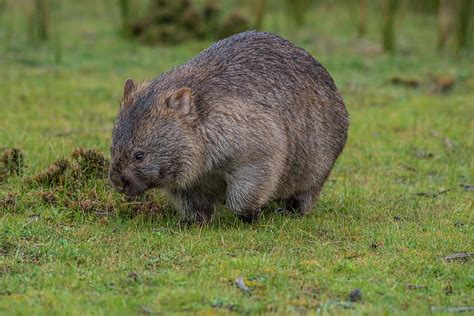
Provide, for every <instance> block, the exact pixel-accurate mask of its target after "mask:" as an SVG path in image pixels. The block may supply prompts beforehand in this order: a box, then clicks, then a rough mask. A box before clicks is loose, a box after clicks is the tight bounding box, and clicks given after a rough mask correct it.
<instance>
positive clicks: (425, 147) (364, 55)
mask: <svg viewBox="0 0 474 316" xmlns="http://www.w3.org/2000/svg"><path fill="white" fill-rule="evenodd" d="M94 3H95V2H94ZM61 10H62V15H61V23H62V24H61V25H62V27H63V29H62V31H61V41H60V42H61V47H62V48H61V55H62V56H61V62H60V63H59V64H58V63H56V62H55V53H54V45H53V44H44V45H38V46H31V45H28V43H27V41H26V39H25V37H24V36H23V35H24V33H23V32H21V28H20V26H21V21H22V20H21V19H20V14H19V13H18V12H16V14H17V16H15V15H14V14H12V15H11V16H9V17H8V16H4V18H5V20H6V21H4V23H5V25H9V28H10V29H13V30H15V32H16V33H15V34H16V35H15V36H10V37H8V36H7V31H6V29H5V28H3V29H0V39H2V38H3V39H8V38H9V39H8V41H6V40H5V41H2V43H3V46H2V47H1V49H0V76H1V81H0V82H1V83H0V104H1V106H0V111H1V114H0V147H3V146H5V147H18V148H21V150H23V152H24V153H25V155H26V164H27V168H26V171H25V175H24V176H23V178H20V177H11V178H9V179H8V180H7V181H6V182H4V183H3V184H0V200H5V197H7V196H8V195H10V196H14V197H15V199H16V203H14V204H15V205H13V206H9V207H6V206H5V205H4V206H3V208H1V209H0V313H1V314H18V315H30V314H48V315H50V314H71V315H80V314H84V313H85V314H140V313H145V314H146V313H155V312H156V313H159V312H162V313H171V312H176V313H189V312H201V313H228V312H230V311H235V312H243V313H255V312H259V313H263V312H276V313H280V314H286V313H304V312H312V313H316V312H317V311H318V310H319V311H320V312H322V313H329V314H346V313H347V314H353V313H354V314H363V313H368V314H395V313H397V314H398V313H407V314H429V313H430V312H431V311H432V307H439V308H444V307H459V306H472V305H473V302H474V265H473V261H472V259H471V260H470V261H464V262H463V261H456V262H447V261H445V260H444V259H443V258H444V257H445V256H446V255H449V254H452V253H460V252H473V251H474V219H473V201H474V199H473V192H472V191H467V190H465V189H464V188H463V187H462V186H461V185H473V184H474V171H473V170H474V168H473V167H474V163H473V162H474V160H473V152H474V151H473V150H474V60H473V56H472V53H471V54H468V55H467V56H464V57H461V58H456V57H454V56H453V55H451V53H450V52H447V53H445V54H442V55H440V54H438V53H437V52H436V51H435V49H434V48H435V45H436V33H435V30H436V21H435V18H434V17H433V16H423V15H411V14H407V13H406V14H405V15H404V16H403V20H402V21H401V22H400V25H399V28H398V29H399V37H398V38H399V40H398V43H399V51H398V53H397V54H395V55H393V56H389V55H384V54H381V53H380V49H379V43H378V36H379V34H378V33H377V23H378V22H377V19H376V18H374V19H372V20H371V23H370V24H369V34H368V37H367V38H365V39H363V40H357V39H356V27H355V21H354V17H353V14H351V12H350V11H349V10H347V9H345V8H343V7H337V6H323V7H320V8H319V9H318V10H313V11H312V14H311V15H310V18H308V26H307V28H305V29H302V30H301V31H298V32H288V31H285V29H284V28H283V29H282V27H278V28H277V30H278V31H282V33H283V34H284V35H285V36H287V37H289V38H291V39H292V40H293V41H295V42H296V43H297V44H298V45H300V46H302V47H304V48H305V49H307V50H308V51H309V52H311V53H312V54H313V55H314V56H316V57H317V58H318V59H319V60H320V61H321V62H322V63H323V64H324V65H325V66H326V67H327V68H328V70H329V71H330V73H331V74H332V75H333V77H334V79H335V81H336V83H337V85H338V87H339V88H340V90H341V92H342V94H343V96H344V98H345V100H346V103H347V107H348V109H349V112H350V114H351V127H350V138H349V142H348V144H347V147H346V149H345V151H344V153H343V155H342V156H341V158H340V160H339V161H338V163H337V165H336V167H335V169H334V171H333V173H332V175H331V177H330V179H329V181H328V182H327V184H326V186H325V188H324V191H323V193H322V196H321V199H320V201H319V203H318V204H317V205H316V206H315V210H314V212H313V213H312V214H311V215H309V216H307V217H304V218H294V217H288V216H284V215H278V214H273V213H272V212H270V211H267V212H266V213H265V214H264V216H263V218H261V219H260V220H259V221H258V222H257V223H256V224H253V225H246V224H243V223H241V222H239V221H238V220H236V219H235V218H234V217H233V216H232V214H230V213H229V212H228V211H226V210H225V209H222V210H220V211H219V212H218V215H217V217H216V218H215V219H214V221H213V222H212V223H210V224H209V225H207V226H205V227H189V228H185V227H180V226H179V225H178V219H177V218H176V217H175V216H174V215H173V214H172V211H171V209H170V208H169V206H167V203H166V201H163V202H162V203H163V205H164V209H165V213H169V215H164V216H162V215H160V214H149V213H147V212H141V213H140V212H138V213H137V212H130V211H128V210H127V206H126V205H125V204H121V203H120V201H121V197H120V196H119V195H118V194H117V193H115V192H113V191H112V189H111V188H109V187H108V186H107V183H106V181H105V180H101V179H98V180H87V181H86V180H84V181H83V183H81V184H80V185H75V184H74V183H65V184H64V188H65V190H66V191H67V190H74V191H73V192H72V193H73V195H74V196H78V197H81V198H84V197H90V196H92V199H97V200H98V201H100V203H105V202H109V203H115V204H116V205H119V207H118V208H117V212H114V213H112V214H110V215H109V216H107V217H97V216H95V215H94V214H93V213H90V212H84V211H81V207H77V206H76V207H71V205H70V204H68V203H67V199H68V196H67V194H66V193H64V192H63V193H61V196H60V201H59V203H57V204H55V205H53V206H52V205H49V204H47V203H44V202H43V201H42V200H41V199H40V198H39V196H38V191H49V190H51V191H53V190H54V188H39V187H37V186H32V185H28V184H26V183H25V179H26V178H28V177H30V176H32V175H34V174H36V173H38V172H39V171H41V170H42V169H44V168H45V167H47V166H48V165H49V164H50V163H51V162H52V161H53V160H55V159H57V158H59V157H63V156H69V155H70V153H71V151H72V150H73V148H75V147H78V146H85V147H96V148H99V149H100V150H103V151H105V152H108V147H109V142H110V134H111V128H112V126H113V121H114V118H115V115H116V112H117V110H118V100H119V99H120V94H121V91H122V85H123V83H124V81H125V79H126V78H128V77H133V78H135V79H139V80H143V79H149V78H152V77H154V76H156V75H157V74H159V73H160V72H162V71H165V70H167V69H169V68H170V67H172V66H174V65H177V64H179V63H182V62H184V61H185V60H187V59H188V58H190V57H192V56H193V55H195V54H197V53H198V52H199V51H200V50H201V49H203V48H205V47H207V46H208V45H209V43H203V42H195V43H187V44H185V45H180V46H177V47H161V48H156V47H155V48H154V47H144V46H140V45H138V44H136V43H132V42H127V41H125V40H123V39H120V38H119V37H118V36H117V32H118V30H119V25H120V22H119V20H118V16H119V15H118V12H117V10H116V8H115V7H114V3H113V2H97V3H95V4H94V5H91V6H89V7H88V6H80V5H73V4H72V2H71V3H70V4H68V5H63V6H62V7H61ZM375 14H376V13H375V11H374V13H373V16H376V15H375ZM328 16H333V17H334V16H337V17H338V18H337V19H335V18H331V19H330V18H327V17H328ZM369 16H370V15H369ZM7 18H9V19H7ZM12 21H13V22H12ZM338 21H339V22H338ZM341 21H345V22H341ZM266 22H267V29H269V30H274V29H275V28H276V27H275V28H274V27H273V25H274V23H275V20H274V19H268V20H267V21H266ZM341 23H342V24H341ZM393 76H402V77H415V78H418V80H419V81H420V85H419V86H418V87H417V88H407V87H403V86H398V85H394V84H392V83H390V78H391V77H393ZM437 76H441V77H449V76H454V78H455V85H454V87H453V89H452V90H450V91H448V92H447V93H440V92H438V91H437V90H436V85H435V84H434V82H435V79H434V78H435V77H437ZM443 190H449V191H448V192H446V193H444V194H440V195H437V196H435V197H429V196H423V195H419V194H417V193H420V192H425V193H428V195H429V194H431V193H435V192H440V191H443ZM94 194H95V195H94ZM158 201H161V199H160V198H159V199H158ZM239 276H242V277H244V280H245V282H246V284H247V285H248V286H249V287H251V289H252V290H251V292H250V293H245V292H243V291H242V290H240V289H239V288H238V287H237V286H236V285H235V283H234V282H235V280H236V278H238V277H239ZM416 286H418V287H416ZM355 288H360V289H361V290H362V294H363V300H362V302H358V303H355V304H348V303H347V302H345V300H346V298H347V296H348V294H349V293H350V292H351V291H352V290H353V289H355ZM438 311H439V310H438ZM441 311H442V310H441Z"/></svg>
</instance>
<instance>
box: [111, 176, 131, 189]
mask: <svg viewBox="0 0 474 316" xmlns="http://www.w3.org/2000/svg"><path fill="white" fill-rule="evenodd" d="M109 178H110V181H111V182H112V184H113V186H114V187H115V188H116V189H117V190H118V191H122V190H123V189H124V188H125V187H127V186H128V185H129V184H130V181H129V180H128V179H127V177H125V176H123V175H119V174H117V173H115V172H111V173H110V176H109Z"/></svg>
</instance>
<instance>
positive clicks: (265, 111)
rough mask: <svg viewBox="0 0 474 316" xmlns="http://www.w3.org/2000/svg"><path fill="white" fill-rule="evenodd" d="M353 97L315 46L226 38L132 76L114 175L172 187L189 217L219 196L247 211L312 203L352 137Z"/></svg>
mask: <svg viewBox="0 0 474 316" xmlns="http://www.w3.org/2000/svg"><path fill="white" fill-rule="evenodd" d="M348 125H349V120H348V114H347V111H346V109H345V106H344V102H343V100H342V98H341V96H340V94H339V93H338V91H337V89H336V86H335V84H334V81H333V80H332V78H331V76H330V75H329V73H328V72H327V71H326V69H325V68H324V67H323V66H322V65H321V64H320V63H319V62H317V61H316V60H315V59H314V58H313V57H312V56H311V55H309V54H308V53H307V52H306V51H304V50H303V49H301V48H298V47H295V46H294V45H293V44H291V43H290V42H288V41H286V40H284V39H282V38H280V37H278V36H276V35H273V34H269V33H261V32H254V31H252V32H245V33H241V34H237V35H234V36H232V37H229V38H227V39H224V40H221V41H219V42H217V43H215V44H214V45H212V46H211V47H209V48H208V49H207V50H205V51H203V52H202V53H200V54H199V55H197V56H196V57H194V58H193V59H191V60H189V61H188V62H186V63H185V64H183V65H181V66H178V67H176V68H174V69H172V70H170V71H168V72H166V73H164V74H162V75H160V76H159V77H157V78H155V79H153V80H151V81H149V82H144V83H139V84H136V83H134V82H133V81H132V80H130V79H129V80H127V82H126V84H125V87H124V96H123V99H122V103H121V108H120V112H119V115H118V118H117V121H116V124H115V128H114V131H113V135H112V165H111V169H110V179H111V181H112V183H113V184H114V186H115V187H116V188H117V189H118V190H119V191H121V192H124V193H125V194H127V195H138V194H141V193H143V192H145V191H146V190H148V189H150V188H153V187H160V188H163V189H164V190H165V191H167V192H168V193H169V194H170V195H171V197H172V198H173V201H174V203H175V205H176V207H177V209H178V210H179V211H180V212H181V214H182V215H183V217H184V218H185V219H187V220H198V221H201V220H207V219H209V218H210V217H211V215H212V212H213V211H214V206H215V204H216V203H219V202H225V204H226V205H227V207H228V208H229V209H231V210H232V211H233V212H234V213H235V214H237V215H238V216H239V217H241V218H243V219H245V220H252V219H255V218H256V217H257V216H258V214H259V212H260V208H261V207H262V206H263V205H264V204H265V203H267V202H269V201H271V200H279V201H281V202H282V203H283V204H284V207H286V208H287V209H289V210H298V211H299V212H301V213H302V214H305V213H307V212H309V211H310V210H311V209H312V207H313V204H314V202H315V200H316V199H317V198H318V196H319V193H320V192H321V189H322V187H323V184H324V182H325V180H326V178H327V177H328V175H329V173H330V171H331V168H332V166H333V165H334V162H335V161H336V159H337V157H338V156H339V154H340V153H341V151H342V149H343V147H344V144H345V142H346V139H347V129H348Z"/></svg>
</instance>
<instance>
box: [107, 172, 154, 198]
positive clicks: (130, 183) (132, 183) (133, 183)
mask: <svg viewBox="0 0 474 316" xmlns="http://www.w3.org/2000/svg"><path fill="white" fill-rule="evenodd" d="M109 180H110V184H111V185H112V187H113V188H114V189H115V190H117V191H118V192H120V193H122V194H125V195H126V196H129V197H137V196H140V195H142V194H143V193H145V192H146V191H148V189H150V188H149V186H148V185H147V184H146V183H144V182H142V181H140V180H138V179H135V178H130V177H124V176H120V175H118V174H117V173H114V172H111V173H109Z"/></svg>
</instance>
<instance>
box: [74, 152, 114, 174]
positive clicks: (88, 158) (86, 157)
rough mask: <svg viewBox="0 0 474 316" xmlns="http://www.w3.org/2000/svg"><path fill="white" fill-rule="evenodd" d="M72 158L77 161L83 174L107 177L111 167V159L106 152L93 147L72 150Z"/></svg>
mask: <svg viewBox="0 0 474 316" xmlns="http://www.w3.org/2000/svg"><path fill="white" fill-rule="evenodd" d="M72 158H73V159H74V160H75V161H76V162H77V164H78V166H79V171H80V174H81V175H82V176H85V177H94V178H105V177H107V172H108V168H109V161H108V160H107V159H106V158H105V156H104V154H103V153H102V152H101V151H99V150H97V149H93V148H83V147H78V148H76V149H74V151H73V152H72Z"/></svg>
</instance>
